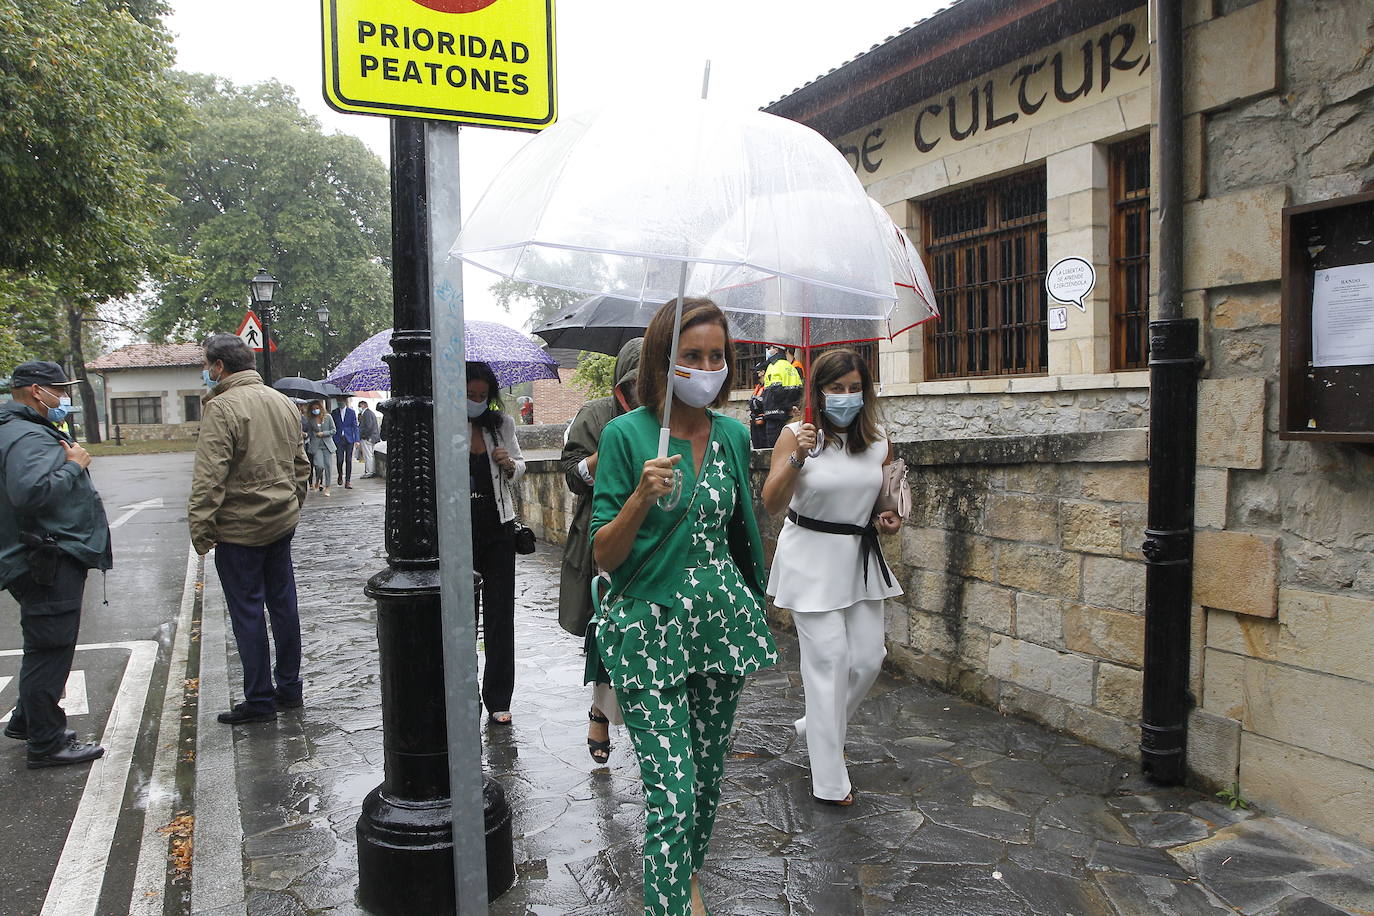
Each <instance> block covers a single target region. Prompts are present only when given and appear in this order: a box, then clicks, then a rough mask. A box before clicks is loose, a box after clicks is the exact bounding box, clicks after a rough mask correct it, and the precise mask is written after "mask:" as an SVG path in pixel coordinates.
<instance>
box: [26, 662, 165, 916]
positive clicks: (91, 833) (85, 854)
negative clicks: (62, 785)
mask: <svg viewBox="0 0 1374 916" xmlns="http://www.w3.org/2000/svg"><path fill="white" fill-rule="evenodd" d="M97 649H123V650H125V651H127V652H128V653H129V662H128V664H127V665H126V666H125V668H124V676H123V677H122V678H120V681H119V690H118V691H117V692H116V693H115V698H114V706H113V707H112V708H111V710H110V718H109V720H108V721H107V722H106V723H105V734H104V735H102V736H101V741H100V743H101V744H103V745H104V746H105V756H104V757H102V758H101V759H99V760H97V761H95V762H94V763H92V764H91V771H90V774H89V775H88V776H87V777H86V787H85V789H84V790H82V793H81V802H80V804H79V805H77V808H76V816H75V817H73V818H72V826H71V829H70V830H68V831H67V842H66V844H65V845H63V847H62V857H61V858H60V859H58V861H57V871H56V872H55V873H54V874H53V878H52V883H51V884H49V885H48V896H47V899H46V900H44V901H43V910H42V916H91V914H94V913H95V911H96V907H97V906H98V905H99V903H100V888H101V886H102V885H103V884H104V881H105V865H106V863H107V862H108V861H109V858H110V845H111V843H112V842H113V841H114V832H115V824H116V823H118V821H119V812H120V808H121V807H122V805H123V802H124V787H125V785H126V784H127V783H128V781H129V771H130V769H131V768H132V766H133V757H134V744H135V743H136V742H137V741H138V726H139V723H140V722H141V721H142V719H143V705H144V703H145V702H146V701H147V698H148V685H149V683H150V682H151V681H152V676H153V662H154V660H156V658H157V643H156V642H154V641H153V640H140V641H137V642H113V643H91V644H89V645H84V646H77V647H76V650H77V651H78V652H82V651H88V652H89V651H93V650H97ZM22 652H23V650H22V649H15V650H6V651H4V652H0V655H17V654H20V653H22Z"/></svg>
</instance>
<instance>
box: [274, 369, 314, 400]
mask: <svg viewBox="0 0 1374 916" xmlns="http://www.w3.org/2000/svg"><path fill="white" fill-rule="evenodd" d="M272 387H273V388H275V389H277V390H278V391H280V392H281V393H282V394H284V395H286V396H287V397H291V398H301V399H302V400H306V401H313V400H315V399H316V398H321V397H324V389H323V388H321V387H320V383H319V382H312V381H311V380H310V379H308V378H301V377H300V376H298V375H291V376H287V377H286V378H279V379H277V380H276V381H275V382H273V383H272Z"/></svg>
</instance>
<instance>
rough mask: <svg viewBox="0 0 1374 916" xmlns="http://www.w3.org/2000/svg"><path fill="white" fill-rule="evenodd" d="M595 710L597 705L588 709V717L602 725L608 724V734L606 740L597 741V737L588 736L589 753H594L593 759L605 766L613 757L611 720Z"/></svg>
mask: <svg viewBox="0 0 1374 916" xmlns="http://www.w3.org/2000/svg"><path fill="white" fill-rule="evenodd" d="M595 710H596V707H595V706H593V707H592V708H591V709H589V710H587V718H588V719H589V720H591V721H592V722H597V723H600V724H601V725H604V726H606V733H607V734H606V740H605V741H597V740H595V739H593V738H588V739H587V753H589V754H591V755H592V759H593V760H595V761H596V762H597V763H599V764H601V765H602V766H605V765H606V763H607V762H608V761H609V760H610V759H611V738H610V726H611V720H610V719H608V718H606V717H605V716H603V715H601V714H600V713H598V712H596V711H595Z"/></svg>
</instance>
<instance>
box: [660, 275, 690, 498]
mask: <svg viewBox="0 0 1374 916" xmlns="http://www.w3.org/2000/svg"><path fill="white" fill-rule="evenodd" d="M686 293H687V262H686V261H683V262H682V270H681V272H680V273H679V274H678V279H677V304H676V306H675V308H674V314H673V344H672V348H671V349H670V350H669V351H668V362H669V364H670V365H669V366H668V385H667V388H666V389H665V390H664V392H663V427H662V428H661V429H660V430H659V431H658V457H660V458H667V457H668V437H669V433H668V417H669V415H670V414H671V413H672V410H673V379H674V378H676V377H677V373H676V372H674V371H673V366H675V365H676V364H677V345H678V338H679V336H680V335H681V334H682V297H683V296H684V295H686ZM680 499H682V470H681V469H680V468H673V489H672V490H671V491H670V492H669V493H667V494H665V495H663V496H660V497H659V498H658V507H659V508H660V509H662V510H664V511H665V512H670V511H672V510H673V509H675V508H677V504H678V500H680Z"/></svg>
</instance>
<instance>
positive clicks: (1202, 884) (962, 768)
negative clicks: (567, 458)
mask: <svg viewBox="0 0 1374 916" xmlns="http://www.w3.org/2000/svg"><path fill="white" fill-rule="evenodd" d="M355 487H356V488H357V489H355V490H352V491H345V490H342V489H338V488H336V490H335V496H334V498H333V500H332V501H331V502H326V501H324V500H322V499H313V500H312V501H311V503H310V504H309V505H308V506H307V508H306V511H305V513H304V516H303V518H302V523H301V527H300V530H299V532H298V534H297V538H296V562H297V575H298V578H299V590H300V605H301V618H302V630H303V637H304V645H305V656H306V663H305V672H304V673H305V678H306V691H307V693H306V705H305V708H304V709H302V710H293V711H289V712H286V713H283V715H282V716H281V717H280V719H279V720H278V722H277V723H276V725H275V726H271V725H267V726H254V727H251V728H239V729H236V730H235V731H236V734H235V739H236V740H235V755H236V758H237V779H238V787H239V795H240V799H239V801H240V810H241V818H242V823H243V830H244V869H245V871H244V877H245V886H246V893H247V900H246V904H245V910H246V912H248V913H250V914H252V916H276V914H302V913H312V914H313V913H330V914H345V913H360V912H362V911H361V910H360V909H359V908H358V907H357V905H356V904H355V903H354V900H353V898H354V893H355V889H356V885H357V854H356V848H355V841H354V825H355V822H356V821H357V817H358V813H359V805H360V803H361V801H362V798H363V796H364V795H365V794H366V793H367V792H368V791H369V790H371V789H372V788H373V787H374V786H376V785H377V784H378V783H379V782H380V780H381V774H382V760H381V738H382V736H381V700H380V695H379V693H378V685H377V661H376V653H377V646H376V637H375V631H374V613H375V612H374V606H373V604H372V602H371V601H370V600H368V599H367V598H366V597H365V596H364V595H363V593H362V585H363V582H364V581H366V579H367V578H368V577H369V576H371V575H372V574H373V573H375V572H377V571H378V570H379V569H381V568H382V566H383V565H384V564H383V560H382V546H381V512H382V486H381V484H380V481H370V480H369V481H358V482H355ZM557 583H558V555H557V551H556V549H554V548H550V547H547V546H544V545H541V547H540V549H539V551H538V552H537V553H536V554H534V555H532V556H527V557H521V558H520V559H519V566H518V568H517V610H516V617H517V630H516V634H517V646H518V649H517V652H518V667H517V681H516V696H515V701H514V703H513V709H512V712H513V714H514V723H513V724H512V725H511V726H509V727H499V726H498V727H495V728H491V729H489V730H488V731H487V732H486V734H485V748H486V754H485V756H486V761H487V766H488V768H489V772H490V773H491V774H493V775H495V776H496V777H498V778H499V779H500V781H501V782H502V784H503V785H504V786H505V789H506V793H507V797H508V800H509V802H510V805H511V808H512V810H513V812H514V813H513V823H514V833H515V837H516V839H515V851H516V861H517V863H518V872H519V880H518V882H517V884H516V886H515V887H514V888H513V889H511V890H510V891H509V892H507V893H506V894H505V895H504V896H503V897H501V898H500V899H499V900H497V901H495V902H494V903H493V904H492V907H491V912H492V913H495V914H501V916H513V914H525V913H534V914H568V916H593V914H596V916H605V914H611V916H618V914H632V913H638V912H640V909H639V903H638V896H637V895H638V892H639V886H640V845H639V844H640V839H641V837H642V832H643V815H642V810H641V796H640V792H639V784H638V778H637V766H636V764H635V761H634V756H633V752H632V750H631V749H630V744H629V740H628V737H627V736H626V735H625V733H624V731H623V730H622V729H613V730H612V741H613V744H614V747H613V750H612V754H611V759H610V763H609V766H606V767H598V766H597V765H596V764H595V763H594V762H593V761H592V759H591V758H590V756H589V755H588V753H587V749H586V733H587V728H586V724H587V719H586V709H587V705H588V701H589V694H588V691H587V689H586V688H585V687H583V685H582V684H581V683H580V681H581V674H582V657H581V652H580V645H581V644H580V640H576V639H574V638H573V637H571V636H569V635H568V634H566V633H564V632H563V631H562V630H561V629H560V628H559V627H558V624H557V619H556V603H557V589H558V584H557ZM778 641H779V647H780V648H781V649H782V651H783V660H782V662H781V664H780V665H778V666H777V667H776V668H774V669H771V670H769V671H766V672H764V673H762V674H761V675H758V676H755V677H753V678H751V679H750V683H749V686H748V688H747V689H746V691H745V694H744V698H743V701H742V702H741V705H740V710H739V715H738V717H737V731H736V735H735V740H734V747H733V752H732V754H731V757H730V759H729V762H728V766H727V776H726V784H725V788H724V795H723V798H722V802H721V809H720V815H719V818H718V820H717V823H716V831H715V836H714V838H713V841H712V846H711V854H710V856H709V858H708V859H707V864H706V867H705V869H704V870H703V874H702V881H703V887H704V890H705V895H706V899H707V902H708V905H709V906H710V908H711V911H712V913H714V914H716V916H731V914H733V916H765V914H820V916H837V914H918V913H919V914H961V916H972V914H988V916H1004V914H1005V916H1023V914H1045V916H1049V914H1074V916H1078V914H1106V916H1155V914H1195V913H1196V914H1210V913H1232V912H1239V913H1247V914H1266V916H1267V914H1274V916H1318V914H1328V913H1371V912H1374V851H1371V850H1369V849H1367V848H1363V847H1360V846H1356V845H1353V844H1349V843H1345V842H1342V841H1341V840H1338V839H1335V838H1333V837H1330V836H1328V835H1325V834H1322V833H1320V832H1318V831H1315V830H1312V829H1310V828H1307V827H1304V826H1302V825H1300V824H1297V823H1295V822H1292V821H1288V820H1285V819H1283V818H1277V817H1268V816H1262V815H1256V814H1253V813H1250V812H1245V811H1231V810H1228V809H1227V808H1226V806H1225V805H1223V804H1220V803H1218V801H1217V800H1215V799H1211V798H1208V797H1205V796H1203V795H1201V794H1199V793H1196V792H1193V791H1189V790H1183V789H1160V788H1157V787H1153V786H1151V785H1149V784H1148V783H1147V782H1145V781H1144V780H1143V779H1142V778H1141V777H1140V776H1139V772H1138V769H1137V768H1136V766H1135V764H1134V763H1133V762H1131V761H1127V760H1123V759H1122V758H1120V757H1117V756H1115V755H1112V754H1109V753H1107V752H1104V751H1100V750H1097V749H1095V748H1091V747H1087V746H1084V745H1083V744H1081V743H1079V742H1076V741H1074V740H1072V739H1069V738H1066V737H1063V736H1061V735H1057V734H1055V733H1053V732H1050V731H1048V730H1046V729H1044V728H1041V727H1039V726H1036V725H1033V724H1030V723H1027V722H1022V721H1019V720H1016V719H1011V718H1006V717H1003V716H1000V715H999V714H997V713H996V712H994V711H992V710H989V709H986V708H983V707H979V706H977V705H974V704H972V703H968V702H966V701H964V700H961V699H958V698H956V697H953V696H950V695H948V694H944V693H941V692H939V691H938V690H935V689H933V688H930V687H927V686H924V685H921V684H916V683H912V682H910V681H905V680H899V679H896V678H892V677H889V676H887V675H884V676H883V677H881V678H880V679H879V681H878V683H877V685H876V686H875V688H874V690H873V693H872V694H871V695H870V697H869V699H868V700H867V701H866V702H865V703H864V705H863V706H862V707H861V709H860V711H859V714H858V717H857V719H856V721H855V723H854V725H853V727H852V728H851V738H850V741H849V745H848V756H849V761H850V773H851V776H852V779H853V783H854V788H855V793H856V803H855V805H854V806H853V807H852V808H849V809H839V808H829V807H823V806H820V805H817V804H816V803H815V802H814V801H812V800H811V797H810V782H809V776H808V773H807V769H806V756H805V747H804V745H803V744H802V743H801V742H800V741H799V740H798V739H797V737H796V735H795V732H794V731H793V728H792V721H793V720H794V719H795V718H797V717H798V716H799V715H800V714H801V712H802V693H801V683H800V675H799V674H798V671H797V653H796V641H795V638H794V637H792V636H791V635H790V634H787V633H780V634H779V640H778ZM231 643H232V639H231ZM229 664H230V665H231V667H230V676H231V682H234V678H235V676H236V670H235V666H236V664H237V660H236V658H234V657H233V655H232V652H231V654H230V659H229ZM235 693H236V695H237V687H235Z"/></svg>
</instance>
